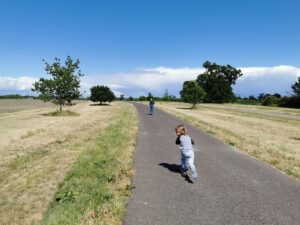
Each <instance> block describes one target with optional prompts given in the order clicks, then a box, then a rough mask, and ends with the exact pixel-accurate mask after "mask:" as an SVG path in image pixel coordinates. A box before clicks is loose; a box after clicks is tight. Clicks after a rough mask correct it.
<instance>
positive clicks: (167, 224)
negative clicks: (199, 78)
mask: <svg viewBox="0 0 300 225" xmlns="http://www.w3.org/2000/svg"><path fill="white" fill-rule="evenodd" d="M135 106H136V108H137V110H138V113H139V119H140V124H139V133H138V139H137V148H136V152H135V161H134V167H135V171H136V172H135V176H134V177H133V185H134V186H135V188H134V189H133V194H132V196H131V197H130V199H129V201H128V205H127V214H126V218H125V221H124V224H125V225H144V224H145V225H146V224H147V225H148V224H149V225H159V224H161V225H176V224H178V225H194V224H195V225H196V224H197V225H202V224H203V225H213V224H216V225H223V224H224V225H228V224H236V225H250V224H259V225H262V224H264V225H265V224H272V225H277V224H278V225H297V224H300V182H298V181H296V180H294V179H291V178H289V177H287V176H285V175H283V174H281V173H280V172H278V171H277V170H275V169H273V168H272V167H271V166H269V165H267V164H265V163H262V162H260V161H258V160H256V159H253V158H251V157H249V156H247V155H246V154H243V153H239V152H237V151H235V150H233V149H232V148H231V147H229V146H227V145H225V144H224V143H222V142H221V141H218V140H217V139H215V138H213V137H212V136H210V135H208V134H206V133H204V132H202V131H200V130H199V129H196V128H194V127H192V126H190V125H188V124H186V123H184V124H186V126H187V128H188V130H189V134H190V136H192V137H193V139H194V140H195V142H196V145H195V149H196V152H195V154H196V156H195V164H196V167H197V169H198V172H199V175H200V179H199V180H198V181H197V182H195V183H190V182H189V181H188V180H186V179H185V178H183V177H182V176H181V175H180V173H179V171H178V170H177V165H178V163H179V158H180V154H179V150H178V148H177V146H176V145H175V143H174V142H175V138H176V136H175V133H174V127H175V126H176V125H177V124H180V123H183V122H182V121H181V120H178V119H176V118H174V117H173V116H170V115H168V114H166V113H164V112H162V111H158V110H156V111H155V113H154V115H153V116H151V115H148V114H147V113H148V108H147V106H145V105H142V104H138V103H136V104H135Z"/></svg>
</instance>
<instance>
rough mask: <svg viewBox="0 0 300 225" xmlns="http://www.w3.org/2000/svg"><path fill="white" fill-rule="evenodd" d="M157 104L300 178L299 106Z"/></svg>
mask: <svg viewBox="0 0 300 225" xmlns="http://www.w3.org/2000/svg"><path fill="white" fill-rule="evenodd" d="M156 107H158V108H160V109H162V110H165V111H167V112H169V113H171V114H174V115H176V116H177V117H179V118H182V119H184V120H186V121H188V122H191V123H192V124H194V125H195V126H197V127H199V128H200V129H202V130H204V131H206V132H208V133H210V134H212V135H214V136H216V137H217V138H219V139H220V140H223V141H224V142H226V143H228V144H230V145H231V146H233V147H234V148H236V149H238V150H241V151H244V152H246V153H248V154H249V155H251V156H254V157H256V158H258V159H261V160H263V161H265V162H267V163H269V164H271V165H273V166H274V167H276V168H277V169H279V170H281V171H282V172H284V173H286V174H288V175H290V176H292V177H294V178H296V179H299V180H300V110H299V109H285V108H275V107H274V108H273V107H262V106H244V105H235V104H234V105H232V104H224V105H221V104H200V105H199V106H198V108H197V109H196V110H191V109H190V105H189V104H185V103H167V102H157V103H156ZM195 139H196V137H195Z"/></svg>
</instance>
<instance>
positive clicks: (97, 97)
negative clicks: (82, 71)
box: [90, 85, 116, 105]
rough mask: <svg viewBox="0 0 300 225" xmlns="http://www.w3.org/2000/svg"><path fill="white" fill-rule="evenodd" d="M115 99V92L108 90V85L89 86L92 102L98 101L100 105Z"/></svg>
mask: <svg viewBox="0 0 300 225" xmlns="http://www.w3.org/2000/svg"><path fill="white" fill-rule="evenodd" d="M115 99H116V96H115V94H114V93H113V92H112V91H111V90H110V88H109V87H107V86H104V85H101V86H99V85H97V86H93V87H91V97H90V100H91V101H93V102H100V105H102V104H103V103H104V102H109V103H110V102H112V101H114V100H115Z"/></svg>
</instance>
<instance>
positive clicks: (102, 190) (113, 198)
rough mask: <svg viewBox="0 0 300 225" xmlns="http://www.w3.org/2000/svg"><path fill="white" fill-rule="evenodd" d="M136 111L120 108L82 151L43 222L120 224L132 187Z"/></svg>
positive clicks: (73, 224) (52, 223)
mask: <svg viewBox="0 0 300 225" xmlns="http://www.w3.org/2000/svg"><path fill="white" fill-rule="evenodd" d="M136 127H137V122H136V113H135V111H134V109H133V108H127V109H124V108H123V109H122V110H121V112H120V114H119V115H118V118H117V120H116V121H114V122H113V123H112V124H111V125H110V126H108V127H107V128H106V129H105V130H104V131H103V132H102V133H101V135H99V136H98V137H97V138H96V139H95V140H94V142H93V144H92V145H90V147H89V148H88V149H87V150H86V151H85V152H83V153H82V154H81V155H80V156H79V158H78V160H77V161H76V163H75V164H74V166H73V167H72V169H71V170H70V171H69V173H68V174H67V176H66V178H65V180H64V181H63V182H62V183H61V184H60V185H59V189H58V191H57V193H56V195H55V197H54V199H53V201H52V202H51V203H50V205H49V207H48V209H47V211H46V213H45V214H44V218H43V221H42V224H44V225H45V224H47V225H49V224H51V225H54V224H70V225H71V224H72V225H75V224H110V225H114V224H121V223H122V218H123V215H124V209H125V203H126V199H127V197H128V195H129V194H130V190H131V176H132V173H133V172H132V158H133V149H134V145H135V135H136V130H137V129H136Z"/></svg>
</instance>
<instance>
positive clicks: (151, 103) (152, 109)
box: [149, 98, 155, 115]
mask: <svg viewBox="0 0 300 225" xmlns="http://www.w3.org/2000/svg"><path fill="white" fill-rule="evenodd" d="M154 104H155V103H154V101H153V99H152V98H151V99H150V102H149V107H150V114H151V115H153V111H154Z"/></svg>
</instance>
